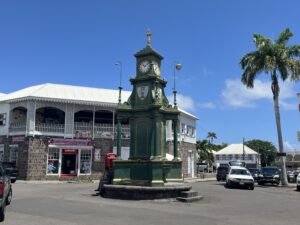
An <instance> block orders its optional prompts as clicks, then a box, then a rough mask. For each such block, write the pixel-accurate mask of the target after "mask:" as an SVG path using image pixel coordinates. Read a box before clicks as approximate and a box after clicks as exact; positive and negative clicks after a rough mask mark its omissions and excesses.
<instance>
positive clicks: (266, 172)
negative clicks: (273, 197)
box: [257, 167, 280, 185]
mask: <svg viewBox="0 0 300 225" xmlns="http://www.w3.org/2000/svg"><path fill="white" fill-rule="evenodd" d="M257 183H258V184H259V185H264V184H265V183H270V184H275V185H279V183H280V171H279V169H278V168H277V167H264V168H262V169H261V173H260V174H259V175H258V178H257Z"/></svg>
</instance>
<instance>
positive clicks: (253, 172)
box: [248, 168, 260, 181]
mask: <svg viewBox="0 0 300 225" xmlns="http://www.w3.org/2000/svg"><path fill="white" fill-rule="evenodd" d="M248 170H249V171H250V173H251V175H252V177H253V178H254V180H255V181H257V179H258V175H259V174H260V170H259V169H257V168H248Z"/></svg>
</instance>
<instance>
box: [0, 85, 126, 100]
mask: <svg viewBox="0 0 300 225" xmlns="http://www.w3.org/2000/svg"><path fill="white" fill-rule="evenodd" d="M130 94H131V92H129V91H122V100H123V102H124V101H127V99H128V98H129V96H130ZM118 97H119V90H117V89H116V90H112V89H102V88H92V87H80V86H72V85H63V84H50V83H46V84H40V85H35V86H31V87H28V88H24V89H21V90H19V91H15V92H12V93H10V94H7V95H5V96H2V97H1V98H0V101H7V102H15V101H22V100H26V99H37V100H48V101H56V102H69V103H86V104H93V105H95V104H96V105H98V104H99V105H102V104H103V103H110V104H117V103H118Z"/></svg>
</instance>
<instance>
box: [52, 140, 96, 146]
mask: <svg viewBox="0 0 300 225" xmlns="http://www.w3.org/2000/svg"><path fill="white" fill-rule="evenodd" d="M48 142H49V144H52V145H62V146H92V145H93V144H92V141H91V140H89V139H64V138H50V139H49V141H48Z"/></svg>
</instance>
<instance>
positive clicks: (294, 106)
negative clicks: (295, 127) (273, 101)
mask: <svg viewBox="0 0 300 225" xmlns="http://www.w3.org/2000/svg"><path fill="white" fill-rule="evenodd" d="M279 105H280V108H282V109H285V110H298V103H296V102H294V103H288V102H284V101H279Z"/></svg>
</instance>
